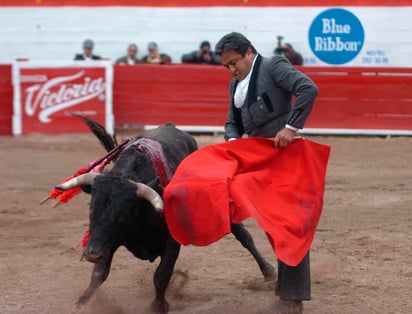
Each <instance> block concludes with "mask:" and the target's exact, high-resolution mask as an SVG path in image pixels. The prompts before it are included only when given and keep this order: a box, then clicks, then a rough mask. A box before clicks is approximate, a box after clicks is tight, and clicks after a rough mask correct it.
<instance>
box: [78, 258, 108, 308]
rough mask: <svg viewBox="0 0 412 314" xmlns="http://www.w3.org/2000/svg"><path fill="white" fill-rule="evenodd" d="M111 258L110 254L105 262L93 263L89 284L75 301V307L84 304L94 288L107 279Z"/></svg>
mask: <svg viewBox="0 0 412 314" xmlns="http://www.w3.org/2000/svg"><path fill="white" fill-rule="evenodd" d="M112 259H113V255H111V256H110V257H109V258H108V260H107V261H106V262H105V263H103V264H95V265H94V267H93V272H92V275H91V277H90V283H89V286H88V287H87V289H86V290H85V291H84V292H83V294H82V295H81V296H80V297H79V299H78V300H77V302H76V306H77V308H82V307H83V306H85V305H86V304H87V303H88V302H89V300H90V298H91V297H92V296H93V294H94V293H95V292H96V289H97V288H98V287H99V286H100V285H101V284H102V283H103V282H104V281H105V280H106V279H107V277H108V276H109V273H110V266H111V264H112Z"/></svg>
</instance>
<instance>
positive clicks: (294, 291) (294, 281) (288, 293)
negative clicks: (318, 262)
mask: <svg viewBox="0 0 412 314" xmlns="http://www.w3.org/2000/svg"><path fill="white" fill-rule="evenodd" d="M310 285H311V283H310V261H309V252H308V253H307V254H306V255H305V257H304V258H303V260H302V261H301V262H300V263H299V264H298V265H297V266H294V267H292V266H288V265H286V264H285V263H283V262H282V261H280V260H278V280H277V283H276V288H275V294H276V295H277V296H279V298H281V299H285V300H302V301H303V300H310V298H311V291H310Z"/></svg>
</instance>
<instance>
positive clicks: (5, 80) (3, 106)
mask: <svg viewBox="0 0 412 314" xmlns="http://www.w3.org/2000/svg"><path fill="white" fill-rule="evenodd" d="M12 116H13V87H12V82H11V65H10V64H6V65H5V64H0V135H11V130H12V129H11V123H12V122H11V121H12Z"/></svg>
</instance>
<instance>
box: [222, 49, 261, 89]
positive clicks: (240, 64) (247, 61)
mask: <svg viewBox="0 0 412 314" xmlns="http://www.w3.org/2000/svg"><path fill="white" fill-rule="evenodd" d="M255 56H256V54H255V53H253V52H252V49H251V48H249V49H248V50H247V51H246V53H245V55H244V56H243V55H241V54H240V53H238V52H237V51H234V50H229V51H226V52H224V53H222V55H221V56H220V60H221V61H222V64H223V65H224V66H225V67H226V68H227V69H228V70H229V72H230V73H231V74H232V76H233V77H234V78H235V79H236V80H238V81H242V80H244V79H245V77H246V76H247V75H248V74H249V72H250V70H251V69H252V64H253V60H254V59H255Z"/></svg>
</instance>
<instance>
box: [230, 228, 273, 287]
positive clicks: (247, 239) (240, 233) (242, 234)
mask: <svg viewBox="0 0 412 314" xmlns="http://www.w3.org/2000/svg"><path fill="white" fill-rule="evenodd" d="M231 231H232V233H233V234H234V236H235V237H236V239H237V240H238V241H239V242H240V243H241V244H242V245H243V246H244V247H245V248H246V249H247V250H248V251H249V252H250V253H251V254H252V255H253V257H254V258H255V260H256V262H257V263H258V265H259V268H260V271H261V272H262V274H263V277H265V280H274V279H276V272H275V269H274V268H273V266H272V265H270V264H269V263H268V262H267V261H266V260H265V259H264V258H263V257H262V255H261V254H260V253H259V251H258V250H257V248H256V246H255V243H254V241H253V238H252V236H251V235H250V233H249V231H247V230H246V228H245V227H244V226H243V224H242V223H239V224H231Z"/></svg>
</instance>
